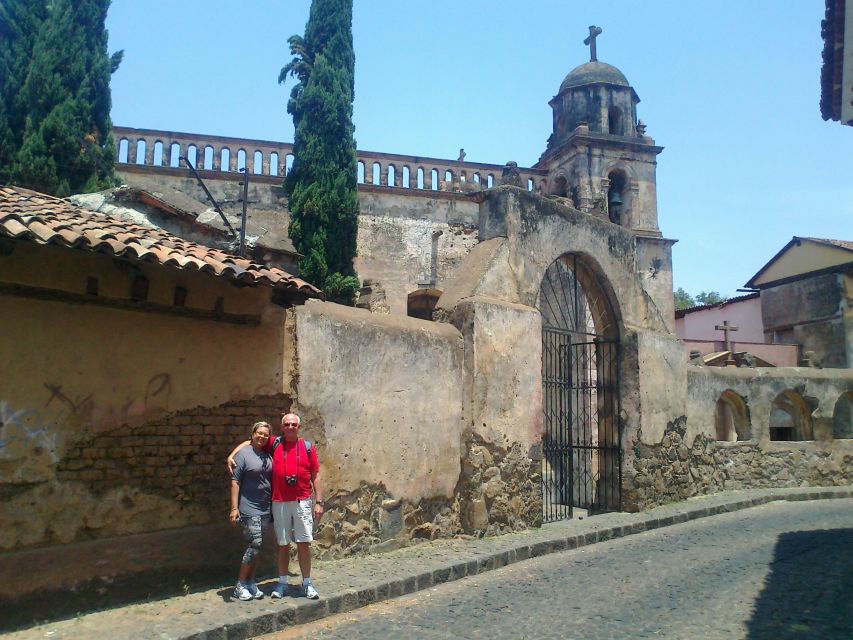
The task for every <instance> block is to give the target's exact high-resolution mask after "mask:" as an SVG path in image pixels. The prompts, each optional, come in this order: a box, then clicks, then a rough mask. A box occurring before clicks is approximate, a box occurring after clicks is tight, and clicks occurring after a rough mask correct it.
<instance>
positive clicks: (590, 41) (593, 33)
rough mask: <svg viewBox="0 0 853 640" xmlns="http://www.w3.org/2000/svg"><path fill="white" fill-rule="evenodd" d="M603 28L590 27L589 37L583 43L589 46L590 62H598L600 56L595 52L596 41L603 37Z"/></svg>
mask: <svg viewBox="0 0 853 640" xmlns="http://www.w3.org/2000/svg"><path fill="white" fill-rule="evenodd" d="M601 31H602V29H601V27H596V26H595V25H594V24H593V25H590V26H589V36H587V38H586V39H585V40H584V41H583V43H584V44H587V45H589V61H590V62H595V61H596V60H598V54H597V53H596V51H595V39H596V38H597V37H598V36H600V35H601Z"/></svg>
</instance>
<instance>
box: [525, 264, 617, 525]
mask: <svg viewBox="0 0 853 640" xmlns="http://www.w3.org/2000/svg"><path fill="white" fill-rule="evenodd" d="M555 264H556V263H555ZM576 269H577V264H576V263H567V262H566V263H564V264H563V265H562V267H559V268H558V269H557V270H556V271H557V274H556V276H554V274H550V276H549V274H548V273H546V279H545V281H543V290H542V292H541V294H540V304H542V303H543V300H545V302H547V300H546V298H547V296H551V297H552V298H553V297H554V296H555V293H556V292H559V296H558V297H560V298H561V299H560V300H559V302H560V303H561V304H560V305H557V306H556V307H553V308H558V309H559V308H564V309H567V310H571V308H572V307H574V313H568V314H565V315H564V314H562V313H561V314H558V315H559V316H560V317H558V318H555V317H554V313H549V312H547V311H543V319H544V320H545V321H548V320H550V321H552V322H553V323H554V324H559V325H562V326H547V325H546V326H544V327H543V328H542V384H543V403H542V404H543V411H544V419H545V433H544V436H543V443H542V444H543V447H542V449H543V454H544V456H543V459H542V491H543V496H542V498H543V506H544V514H543V515H544V520H545V522H551V521H554V520H561V519H565V518H571V517H572V507H573V506H576V507H580V508H583V509H587V510H588V511H589V512H602V511H615V510H619V509H620V507H621V486H622V442H621V433H620V429H619V417H618V416H619V341H618V339H617V338H615V337H606V336H602V335H599V334H597V333H595V332H594V331H595V327H594V324H595V323H594V322H593V319H592V312H591V311H590V309H589V302H590V301H589V300H588V297H587V294H586V293H584V292H583V291H582V290H581V288H580V287H579V286H578V279H577V278H576V277H575V273H576ZM549 271H551V269H550V268H549ZM567 274H568V277H567ZM549 277H551V278H552V279H551V280H550V281H549ZM554 278H556V279H554ZM566 285H569V286H568V287H567V286H566ZM546 286H547V287H550V288H551V289H552V292H550V293H549V292H548V291H547V290H546ZM593 303H594V304H595V301H593ZM584 308H585V310H584ZM554 320H557V322H554ZM566 327H569V328H566Z"/></svg>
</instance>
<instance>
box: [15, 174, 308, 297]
mask: <svg viewBox="0 0 853 640" xmlns="http://www.w3.org/2000/svg"><path fill="white" fill-rule="evenodd" d="M3 236H5V237H9V238H15V239H18V240H27V241H30V242H35V243H37V244H44V245H58V246H62V247H72V248H77V249H82V250H86V251H93V252H100V253H106V254H108V255H116V256H122V257H125V258H129V259H131V260H136V261H145V262H150V263H154V264H160V265H164V266H168V267H173V268H176V269H187V270H193V271H196V270H197V271H206V272H209V273H211V274H214V275H216V276H218V277H225V278H227V279H229V280H239V281H240V282H244V283H247V284H251V285H263V286H270V287H273V288H275V289H280V290H284V291H290V292H293V293H299V294H302V295H304V296H306V297H309V298H322V297H323V293H322V291H320V290H319V289H317V288H316V287H314V286H313V285H310V284H308V283H307V282H305V281H304V280H300V279H299V278H297V277H295V276H293V275H291V274H289V273H287V272H286V271H283V270H281V269H278V268H275V267H267V266H265V265H263V264H259V263H256V262H252V261H251V260H247V259H245V258H241V257H239V256H233V255H230V254H228V253H225V252H224V251H220V250H218V249H211V248H209V247H205V246H202V245H199V244H196V243H194V242H189V241H187V240H183V239H181V238H178V237H176V236H173V235H171V234H169V233H167V232H165V231H163V230H161V229H153V228H148V227H141V226H138V225H133V224H128V223H126V222H124V221H122V220H118V219H115V218H111V217H109V216H107V215H104V214H102V213H96V212H94V211H89V210H87V209H82V208H80V207H78V206H76V205H73V204H71V203H70V202H68V201H66V200H62V199H60V198H54V197H52V196H48V195H45V194H42V193H37V192H35V191H29V190H27V189H21V188H18V187H6V186H0V237H3Z"/></svg>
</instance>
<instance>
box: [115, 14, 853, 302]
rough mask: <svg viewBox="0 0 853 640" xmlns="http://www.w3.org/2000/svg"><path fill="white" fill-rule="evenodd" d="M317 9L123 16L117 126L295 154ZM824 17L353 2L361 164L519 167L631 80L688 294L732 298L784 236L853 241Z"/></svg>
mask: <svg viewBox="0 0 853 640" xmlns="http://www.w3.org/2000/svg"><path fill="white" fill-rule="evenodd" d="M309 6H310V2H309V0H282V1H279V2H273V1H270V0H252V1H249V2H233V1H230V2H227V1H224V0H179V1H175V0H169V1H166V0H146V1H145V2H139V1H138V0H113V4H112V6H111V8H110V12H109V15H108V18H107V28H108V29H109V32H110V50H111V51H113V50H116V49H124V51H125V55H124V62H123V63H122V65H121V67H120V69H119V70H118V71H117V72H116V73H115V75H114V76H113V80H112V97H113V111H112V116H113V123H114V124H115V125H121V126H130V127H143V128H153V129H166V130H173V131H187V132H192V133H203V134H218V135H226V136H235V137H247V138H261V139H268V140H281V141H287V142H290V141H292V140H293V125H292V122H291V120H290V117H289V116H288V115H287V112H286V110H285V105H286V102H287V96H288V94H289V92H290V88H291V87H292V84H293V81H292V80H291V81H289V82H288V84H287V85H286V86H281V85H279V84H278V82H277V79H278V74H279V71H280V69H281V67H282V66H283V65H284V64H285V63H286V62H287V61H288V60H289V59H290V56H289V51H288V48H287V38H288V37H289V36H290V35H292V34H294V33H298V34H302V33H303V31H304V27H305V22H306V20H307V17H308V8H309ZM823 11H824V2H823V0H796V2H780V1H779V0H691V1H689V2H685V1H684V0H642V1H641V0H621V1H617V0H587V1H580V0H530V1H529V2H526V3H520V2H515V1H512V0H491V1H490V2H485V1H483V0H467V1H466V2H458V1H456V2H450V1H449V0H431V1H430V2H411V1H408V0H397V1H396V2H392V1H390V0H355V6H354V17H353V37H354V42H355V54H356V75H355V108H354V121H355V127H356V141H357V145H358V148H359V149H362V150H370V151H381V152H393V153H404V154H412V155H424V156H435V157H439V158H452V159H455V158H456V155H457V153H458V150H459V148H460V147H464V148H465V150H466V153H467V160H470V161H473V162H492V163H499V164H503V163H504V162H506V161H508V160H515V161H516V162H518V163H519V165H522V166H530V165H532V164H534V163H535V162H536V160H537V159H538V158H539V155H540V154H541V153H542V151H544V149H545V141H546V140H547V138H548V135H549V134H550V133H551V110H550V107H549V106H548V100H550V99H551V97H553V96H554V94H555V93H556V92H557V89H558V87H559V85H560V82H561V81H562V79H563V78H564V77H565V75H566V74H567V73H568V72H569V71H570V70H571V69H573V68H574V67H575V66H577V65H579V64H582V63H583V62H585V61H587V60H588V59H589V57H588V56H589V54H588V49H587V47H585V46H584V45H583V42H582V41H583V39H584V38H585V37H586V35H587V33H588V29H587V27H588V25H591V24H596V25H599V26H601V27H602V28H603V29H604V33H603V34H602V35H601V36H600V37H599V39H598V57H599V59H600V60H602V61H604V62H608V63H610V64H613V65H615V66H616V67H618V68H619V69H621V70H622V72H623V73H624V74H625V75H626V76H627V78H628V80H629V82H630V83H631V85H632V86H633V87H634V89H636V91H637V93H638V94H639V96H640V98H641V100H642V101H641V103H640V104H639V106H638V114H639V117H640V118H641V119H643V120H644V121H645V122H646V124H647V125H648V130H647V133H648V134H649V135H651V136H653V137H654V138H655V141H656V143H657V144H659V145H661V146H663V147H664V151H663V153H662V154H661V155H660V156H659V157H658V212H659V222H660V228H661V230H662V232H663V234H664V236H665V237H668V238H674V239H677V240H678V243H677V244H676V245H675V247H674V248H673V259H674V278H675V286H676V287H684V288H685V289H686V290H687V291H689V292H691V293H694V294H695V293H697V292H699V291H700V290H706V291H707V290H717V291H720V292H721V293H723V294H724V295H737V294H736V289H737V288H739V287H741V286H743V284H744V283H745V282H746V281H747V280H748V279H749V278H750V277H751V276H752V275H753V274H754V273H755V272H756V271H758V269H759V268H761V266H763V265H764V264H765V263H766V262H767V261H768V260H769V259H770V258H771V257H772V256H773V255H774V254H775V253H776V252H777V251H778V250H779V249H781V248H782V246H784V244H785V243H786V242H788V241H789V240H790V239H791V237H792V236H794V235H799V236H813V237H822V238H839V239H846V240H853V127H843V126H841V125H839V124H838V123H834V122H829V123H827V122H824V121H823V120H821V118H820V110H819V105H818V101H819V99H820V66H821V48H822V43H821V39H820V21H821V18H822V17H823Z"/></svg>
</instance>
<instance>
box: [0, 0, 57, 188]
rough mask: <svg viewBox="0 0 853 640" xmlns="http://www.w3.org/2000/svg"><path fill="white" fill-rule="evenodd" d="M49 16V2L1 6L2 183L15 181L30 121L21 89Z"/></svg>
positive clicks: (16, 0)
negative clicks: (17, 159) (14, 167)
mask: <svg viewBox="0 0 853 640" xmlns="http://www.w3.org/2000/svg"><path fill="white" fill-rule="evenodd" d="M46 15H47V5H46V3H45V0H5V2H4V3H2V4H0V70H2V72H0V183H7V182H9V180H10V179H11V176H12V164H13V162H14V161H15V156H16V155H17V152H18V149H20V148H21V142H22V140H23V137H24V125H25V123H26V117H27V113H26V107H25V105H23V104H22V101H21V89H22V88H23V86H24V81H25V80H26V78H27V72H28V71H29V68H30V60H31V59H32V55H33V45H34V44H35V39H36V35H37V34H38V32H39V29H40V28H41V24H42V22H43V21H44V18H45V16H46Z"/></svg>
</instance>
